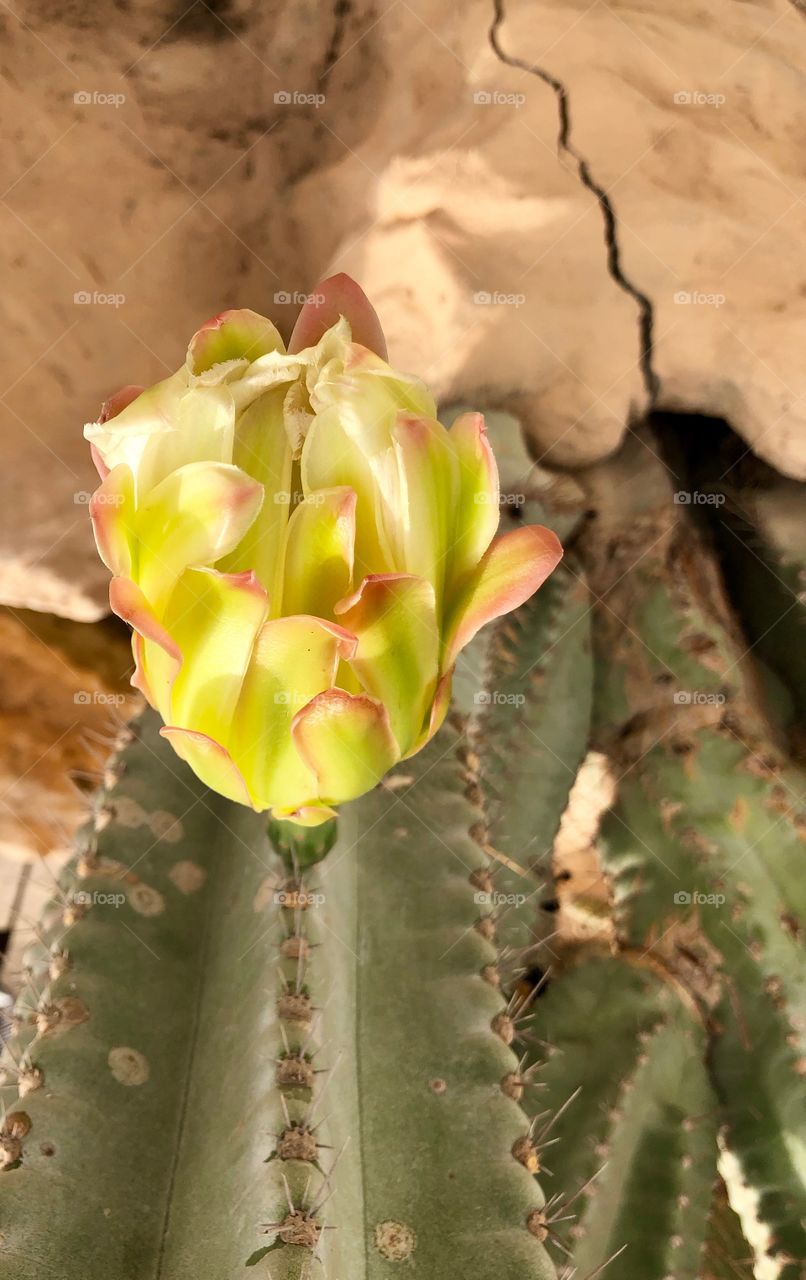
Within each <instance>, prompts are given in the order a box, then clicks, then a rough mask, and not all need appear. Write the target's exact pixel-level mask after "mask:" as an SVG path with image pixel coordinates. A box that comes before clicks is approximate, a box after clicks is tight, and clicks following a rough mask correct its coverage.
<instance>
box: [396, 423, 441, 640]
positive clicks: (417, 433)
mask: <svg viewBox="0 0 806 1280" xmlns="http://www.w3.org/2000/svg"><path fill="white" fill-rule="evenodd" d="M392 438H393V440H394V447H395V456H396V459H397V467H398V483H399V492H398V496H397V500H396V501H395V503H394V505H393V506H392V507H390V508H389V509H387V512H386V520H387V533H388V536H389V539H390V541H392V540H394V542H395V545H396V548H397V563H398V567H399V569H400V571H401V572H405V573H412V574H414V575H415V576H416V577H420V578H427V579H428V581H429V582H431V583H433V585H434V590H435V594H436V610H437V617H439V616H440V615H441V610H442V585H443V580H444V575H445V562H446V558H447V556H448V553H449V546H450V534H451V526H452V522H453V519H454V513H455V510H456V500H457V466H456V459H455V457H454V454H453V450H452V449H451V447H450V441H449V436H448V432H447V431H446V429H445V427H443V425H442V423H440V422H437V421H436V420H435V419H432V418H421V417H417V416H415V415H414V414H409V413H401V414H399V415H398V418H397V422H396V423H395V426H394V429H393V432H392Z"/></svg>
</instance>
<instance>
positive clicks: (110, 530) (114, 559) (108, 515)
mask: <svg viewBox="0 0 806 1280" xmlns="http://www.w3.org/2000/svg"><path fill="white" fill-rule="evenodd" d="M90 519H91V520H92V531H93V533H94V535H95V545H96V546H97V548H98V554H99V556H100V557H101V559H102V560H103V562H104V564H105V565H106V567H107V569H111V570H112V572H113V573H114V574H116V575H118V576H121V577H124V578H127V577H129V576H130V575H131V572H132V542H133V538H134V476H133V475H132V473H131V470H130V468H129V467H127V466H126V465H125V463H120V464H119V465H118V466H117V467H115V468H114V469H113V470H112V471H110V472H108V474H107V476H106V479H105V480H104V481H103V482H102V484H101V485H99V487H98V488H97V489H96V490H95V493H94V494H93V495H92V497H91V498H90Z"/></svg>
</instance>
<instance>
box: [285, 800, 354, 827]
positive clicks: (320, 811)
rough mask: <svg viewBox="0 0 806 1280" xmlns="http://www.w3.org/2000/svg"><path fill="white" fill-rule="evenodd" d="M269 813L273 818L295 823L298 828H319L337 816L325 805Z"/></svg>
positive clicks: (307, 805) (311, 805)
mask: <svg viewBox="0 0 806 1280" xmlns="http://www.w3.org/2000/svg"><path fill="white" fill-rule="evenodd" d="M271 813H272V817H273V818H280V819H281V820H283V821H284V822H296V824H297V826H299V827H321V825H322V823H323V822H327V821H328V820H329V819H330V818H337V817H338V816H339V815H338V814H337V813H336V810H335V809H331V808H329V807H328V806H327V805H325V804H305V805H301V806H300V807H299V808H298V809H272V811H271Z"/></svg>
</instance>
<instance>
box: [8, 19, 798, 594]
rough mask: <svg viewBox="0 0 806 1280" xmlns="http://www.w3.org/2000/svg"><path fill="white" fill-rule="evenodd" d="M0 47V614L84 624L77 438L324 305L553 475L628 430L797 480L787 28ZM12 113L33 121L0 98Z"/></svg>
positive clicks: (83, 473) (379, 34)
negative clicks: (652, 409) (110, 402)
mask: <svg viewBox="0 0 806 1280" xmlns="http://www.w3.org/2000/svg"><path fill="white" fill-rule="evenodd" d="M19 15H20V16H19V18H14V17H12V16H10V13H9V14H7V15H4V16H3V17H2V19H0V23H1V24H2V34H3V42H2V52H1V53H0V73H1V74H2V98H3V101H2V107H1V109H2V112H3V117H4V119H5V120H6V121H7V122H8V124H7V136H6V138H5V145H4V155H5V156H6V174H7V183H8V185H7V187H6V190H5V192H4V194H3V196H2V201H1V202H0V223H1V224H2V231H3V235H2V245H3V250H2V252H3V254H4V257H5V259H6V261H5V264H4V265H5V274H4V278H5V288H4V290H3V293H2V296H1V297H0V313H2V319H3V325H4V333H5V336H6V341H5V342H4V343H3V346H2V350H0V364H2V386H3V387H4V388H5V390H4V392H3V395H2V398H1V399H0V411H1V412H2V414H3V432H4V440H5V442H6V445H7V452H6V459H7V460H6V466H5V468H4V474H3V484H4V486H5V489H6V491H5V494H4V495H3V498H2V502H0V599H2V600H5V601H6V602H7V603H11V604H24V605H28V606H31V607H34V608H39V609H49V610H53V611H56V612H61V613H63V614H66V615H68V616H70V617H73V618H83V619H89V618H92V617H97V616H100V614H101V613H103V612H104V610H105V608H106V603H105V581H106V573H105V571H104V570H103V569H102V567H100V566H99V565H98V564H97V561H96V558H95V553H94V549H93V547H92V543H91V537H90V533H89V528H88V520H87V516H86V494H87V493H88V492H89V491H90V490H91V489H92V488H93V486H94V476H93V473H92V470H91V467H90V464H89V460H88V457H87V452H86V449H85V446H84V442H83V440H82V437H81V426H82V424H83V422H84V421H86V420H88V419H90V418H92V417H94V416H95V414H96V412H97V407H98V404H99V403H100V401H101V400H102V399H103V398H104V397H105V396H106V395H107V394H109V393H110V392H111V391H112V390H114V389H115V388H116V387H117V386H118V385H120V384H122V383H126V382H132V381H135V382H149V381H152V380H154V379H156V378H158V377H159V376H160V375H161V374H162V373H163V372H165V371H166V370H167V369H169V368H173V367H175V366H176V365H177V363H178V362H179V361H180V359H181V357H182V351H183V346H184V343H185V342H186V340H187V338H188V336H189V335H190V333H191V332H192V331H193V330H194V329H195V328H196V327H197V326H198V325H199V324H200V323H201V322H203V321H204V320H205V319H206V318H207V317H208V316H209V315H210V314H213V313H214V312H216V311H218V310H220V309H222V308H223V307H226V306H231V305H234V304H238V305H246V306H252V307H255V308H256V309H258V310H261V311H264V312H267V313H269V314H271V315H272V316H273V317H274V318H275V319H276V320H277V321H278V323H279V324H280V326H281V328H283V330H284V331H286V332H287V331H288V330H289V329H290V325H291V322H292V319H293V314H294V311H295V309H296V305H298V297H297V298H295V295H298V294H299V292H300V291H302V290H305V289H309V288H311V287H312V286H313V284H314V283H315V281H316V278H317V276H319V275H321V274H324V273H326V272H328V271H330V270H332V269H341V270H347V271H350V272H351V273H352V274H353V275H355V276H356V277H357V278H358V279H359V280H360V281H361V283H362V284H363V286H364V287H365V288H366V289H367V291H368V292H369V293H370V294H371V295H372V297H373V300H375V301H376V303H377V306H378V309H379V311H380V313H381V318H382V320H383V322H384V325H385V327H386V329H387V333H388V336H389V345H390V350H391V353H392V356H393V359H394V360H395V361H396V362H397V363H398V364H400V365H401V366H402V367H405V368H410V369H412V370H416V371H417V372H419V373H421V374H422V375H424V376H425V377H426V378H428V379H429V380H430V381H431V382H432V383H433V385H434V387H435V388H436V389H437V391H438V393H439V394H440V396H442V397H443V399H445V400H450V399H458V398H461V399H463V400H472V401H474V402H476V403H477V404H478V405H479V407H485V406H488V407H494V406H497V407H503V408H507V409H509V410H511V411H514V412H517V413H518V414H519V415H520V416H521V417H522V419H523V421H524V422H525V423H526V425H527V429H528V431H529V434H530V436H531V438H532V441H533V444H534V448H535V453H536V456H538V457H541V458H543V460H544V461H545V462H547V463H548V464H556V465H583V464H587V463H590V462H592V461H595V460H596V459H598V458H601V457H603V456H604V455H606V454H607V453H609V452H610V451H612V450H613V449H614V448H615V447H616V445H617V444H618V442H619V440H620V439H621V437H622V436H623V434H624V431H625V430H626V428H627V425H628V423H629V422H630V421H631V420H632V419H635V418H638V417H640V416H641V415H643V414H644V413H645V412H646V410H647V408H648V407H649V405H650V403H651V402H653V401H654V403H655V406H656V407H660V408H668V409H673V410H677V411H684V412H688V411H691V412H697V413H702V414H711V415H717V416H724V417H726V418H727V419H728V420H729V421H730V423H731V424H732V426H733V427H734V428H735V429H736V430H737V431H738V432H740V433H741V434H742V435H743V437H744V438H745V440H746V441H747V443H748V445H749V446H750V447H751V448H752V449H754V450H755V451H757V452H758V453H759V454H760V455H761V456H762V457H764V458H765V459H766V460H768V461H769V462H770V463H772V465H773V466H775V467H777V468H778V469H779V470H781V471H783V472H784V473H785V474H787V475H790V476H793V477H796V478H804V477H806V435H805V434H804V423H806V373H804V369H803V361H802V355H801V345H802V344H801V343H800V342H799V341H798V339H797V336H796V335H797V334H798V329H799V325H800V323H802V321H803V318H804V312H806V278H804V274H803V272H802V271H801V270H800V269H799V265H798V264H799V263H800V261H801V258H800V252H801V245H802V244H803V243H804V240H805V239H806V236H805V235H804V232H805V231H806V207H805V206H804V202H803V198H802V197H803V193H804V183H803V173H804V160H803V154H802V142H801V139H802V136H803V125H804V115H806V106H804V102H806V98H804V93H803V90H804V87H806V86H805V83H804V82H805V79H806V77H805V75H804V72H806V39H805V38H804V37H806V29H805V28H804V15H803V13H802V12H801V10H800V8H799V7H798V6H796V5H795V4H794V3H789V2H788V0H755V2H754V3H749V2H748V3H741V4H737V3H736V2H735V0H715V3H714V4H711V5H708V6H704V5H702V6H701V5H698V4H696V3H692V2H691V0H686V3H684V4H682V5H678V6H671V7H669V6H666V5H661V4H659V3H657V0H631V2H630V4H629V5H628V4H626V3H625V2H624V0H613V2H612V3H608V4H607V5H605V4H599V3H594V4H593V5H589V4H588V0H570V3H569V0H562V3H560V2H559V0H554V2H553V3H552V2H551V0H547V2H546V3H541V4H539V5H538V4H535V3H531V2H527V0H519V3H512V0H510V2H509V3H508V4H505V5H502V3H501V0H469V2H468V3H467V4H465V5H462V6H459V7H457V6H456V5H454V4H448V3H447V0H405V3H403V2H401V0H398V3H393V4H391V5H388V4H387V5H384V6H382V7H380V8H376V7H375V6H373V5H371V4H369V3H364V0H356V3H353V4H348V3H345V0H337V3H336V4H335V5H334V6H333V7H332V8H331V9H327V8H324V7H323V6H321V5H316V4H314V3H313V0H303V2H302V3H298V4H295V5H293V6H266V5H262V6H261V5H255V4H253V3H248V2H247V0H232V2H231V3H226V2H225V3H223V4H217V5H215V6H208V5H204V4H202V3H198V4H197V5H194V6H191V8H190V9H186V6H185V5H184V4H180V5H177V6H174V7H173V8H171V9H169V10H166V8H165V6H162V5H157V4H156V3H153V2H151V3H147V4H144V5H138V6H135V7H134V9H132V10H131V11H129V10H128V9H127V11H126V21H125V22H121V21H120V11H119V7H118V6H117V5H115V4H114V3H113V2H112V0H103V2H102V3H101V4H100V5H96V6H94V7H93V8H92V10H91V11H90V10H85V9H84V8H83V7H82V6H80V5H75V4H73V3H72V0H61V2H60V0H28V3H27V4H24V5H23V6H22V7H21V8H20V9H19ZM34 84H35V85H36V86H37V88H36V91H35V92H32V90H31V86H32V85H34Z"/></svg>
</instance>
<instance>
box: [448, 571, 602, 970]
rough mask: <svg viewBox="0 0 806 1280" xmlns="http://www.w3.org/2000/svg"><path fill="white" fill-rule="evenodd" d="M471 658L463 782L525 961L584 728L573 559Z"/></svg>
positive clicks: (516, 954) (578, 577) (585, 611)
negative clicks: (497, 857) (474, 807)
mask: <svg viewBox="0 0 806 1280" xmlns="http://www.w3.org/2000/svg"><path fill="white" fill-rule="evenodd" d="M482 646H483V647H482ZM470 661H471V662H472V663H473V665H474V669H475V671H476V676H475V686H474V688H473V689H472V690H470V691H469V696H468V693H464V698H463V699H462V693H463V691H462V689H461V688H460V690H459V697H458V698H457V702H458V703H459V705H460V706H462V709H463V710H465V711H466V713H467V717H468V718H467V729H468V744H467V751H466V753H465V763H466V768H467V777H468V781H469V788H468V790H469V794H470V796H471V798H472V799H474V801H475V803H476V805H477V808H478V811H479V812H478V823H477V830H478V832H479V838H480V839H481V841H482V843H483V844H484V845H485V847H488V848H490V849H491V850H492V851H494V853H493V855H492V856H493V857H494V860H495V862H496V865H495V870H494V873H493V884H494V894H495V895H496V896H495V897H494V898H493V900H492V902H493V905H494V906H495V905H496V904H500V906H498V907H497V926H498V940H499V946H500V947H501V948H502V950H504V949H505V950H506V951H507V953H508V955H510V956H511V958H512V962H513V963H522V962H524V961H526V962H528V953H529V950H530V948H532V947H534V946H535V944H536V943H537V941H538V940H539V937H540V933H539V929H538V927H537V926H538V920H537V917H538V909H537V908H538V904H539V902H540V901H541V890H542V887H543V885H544V883H545V881H546V877H547V874H549V873H550V863H551V850H552V845H553V842H554V838H555V836H556V834H557V828H558V826H559V823H560V818H561V817H562V814H563V811H564V809H565V806H566V803H567V800H568V791H569V788H570V785H571V783H572V782H573V779H574V777H575V775H576V771H577V769H578V767H579V764H580V761H581V760H582V757H583V755H584V753H585V749H586V745H587V741H588V735H589V729H590V714H591V702H592V691H593V664H592V656H591V641H590V593H589V591H588V588H587V585H586V583H585V579H584V576H583V575H582V573H581V571H580V568H579V565H578V564H577V563H576V562H575V561H574V560H573V557H569V558H568V560H567V562H566V563H564V564H563V565H561V566H560V568H559V569H557V570H556V571H555V572H554V574H553V575H552V576H551V578H550V579H549V580H548V582H547V583H546V584H545V586H544V587H543V589H542V590H541V591H540V592H539V593H538V595H537V596H535V597H534V598H533V599H532V600H531V601H529V602H528V603H527V604H525V605H524V606H523V607H522V608H520V609H518V610H517V611H516V612H515V613H514V614H512V615H510V616H509V617H506V618H503V619H501V620H500V621H499V622H498V623H497V624H496V625H495V626H493V627H489V628H487V631H486V632H485V633H483V639H480V641H479V643H478V645H477V646H476V648H475V649H474V650H473V651H472V653H471V655H470ZM466 683H467V684H470V683H471V682H470V681H467V682H466ZM496 853H497V854H499V855H503V858H502V859H495V854H496ZM513 864H514V865H513ZM518 868H522V871H520V870H518Z"/></svg>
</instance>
